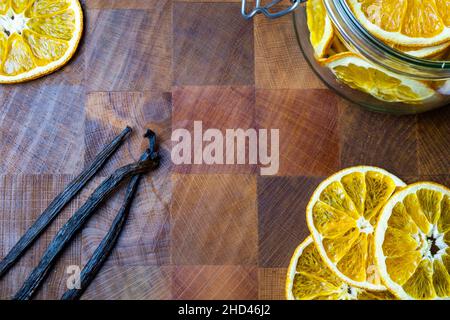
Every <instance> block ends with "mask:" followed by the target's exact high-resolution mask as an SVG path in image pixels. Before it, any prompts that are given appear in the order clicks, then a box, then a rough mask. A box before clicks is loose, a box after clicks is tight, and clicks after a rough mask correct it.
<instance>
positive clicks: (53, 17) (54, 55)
mask: <svg viewBox="0 0 450 320" xmlns="http://www.w3.org/2000/svg"><path fill="white" fill-rule="evenodd" d="M82 32H83V12H82V9H81V5H80V3H79V2H78V0H0V83H19V82H24V81H27V80H32V79H35V78H38V77H41V76H44V75H46V74H49V73H51V72H54V71H55V70H57V69H59V68H61V67H62V66H64V65H65V64H66V63H67V62H68V61H69V60H70V59H71V58H72V56H73V55H74V53H75V51H76V49H77V47H78V44H79V41H80V38H81V35H82Z"/></svg>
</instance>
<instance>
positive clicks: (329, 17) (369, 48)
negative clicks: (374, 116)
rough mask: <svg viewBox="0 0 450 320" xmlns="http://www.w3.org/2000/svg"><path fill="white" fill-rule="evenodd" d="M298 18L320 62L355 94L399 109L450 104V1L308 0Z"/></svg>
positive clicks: (381, 107) (334, 82)
mask: <svg viewBox="0 0 450 320" xmlns="http://www.w3.org/2000/svg"><path fill="white" fill-rule="evenodd" d="M294 22H295V27H296V30H297V35H298V40H299V43H300V45H301V47H302V50H303V52H304V54H305V57H306V59H307V60H308V61H309V63H310V64H311V66H312V68H313V69H314V70H315V71H316V73H317V74H318V75H319V77H320V78H321V79H322V80H323V81H324V82H325V83H326V84H327V85H328V86H329V87H331V88H333V89H334V90H336V91H337V92H338V93H339V94H340V95H342V96H343V97H345V98H347V99H348V100H350V101H352V102H355V103H357V104H359V105H362V106H365V107H367V108H369V109H371V110H375V111H382V112H391V113H396V114H412V113H420V112H424V111H428V110H431V109H435V108H439V107H442V106H446V105H448V104H449V102H450V61H449V60H450V2H449V1H441V0H433V1H425V0H424V1H415V0H400V1H399V0H395V1H394V0H392V1H390V0H383V1H376V0H308V1H307V2H306V4H305V5H303V6H301V7H299V9H298V10H296V11H295V13H294Z"/></svg>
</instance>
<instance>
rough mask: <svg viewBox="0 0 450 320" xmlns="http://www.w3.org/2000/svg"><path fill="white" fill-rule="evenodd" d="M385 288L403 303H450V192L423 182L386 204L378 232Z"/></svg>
mask: <svg viewBox="0 0 450 320" xmlns="http://www.w3.org/2000/svg"><path fill="white" fill-rule="evenodd" d="M375 256H376V263H377V267H378V269H379V271H380V276H381V278H382V280H383V283H385V285H386V286H387V287H388V288H389V290H391V291H392V292H393V293H395V295H396V296H398V297H399V298H401V299H449V298H450V190H449V189H448V188H446V187H444V186H441V185H438V184H435V183H432V182H421V183H415V184H412V185H409V186H408V187H406V188H404V189H402V190H401V191H399V192H398V193H396V194H395V195H394V196H392V197H391V199H390V200H389V201H388V202H387V203H386V205H385V207H384V208H383V210H382V212H381V214H380V219H379V222H378V224H377V228H376V232H375Z"/></svg>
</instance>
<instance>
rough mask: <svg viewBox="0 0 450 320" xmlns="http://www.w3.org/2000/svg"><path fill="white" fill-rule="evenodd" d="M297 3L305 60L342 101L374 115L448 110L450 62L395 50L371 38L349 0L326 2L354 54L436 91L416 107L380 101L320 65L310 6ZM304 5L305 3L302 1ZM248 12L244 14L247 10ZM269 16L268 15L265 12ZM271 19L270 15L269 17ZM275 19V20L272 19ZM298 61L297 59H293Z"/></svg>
mask: <svg viewBox="0 0 450 320" xmlns="http://www.w3.org/2000/svg"><path fill="white" fill-rule="evenodd" d="M298 2H299V1H295V2H294V4H295V10H293V12H294V13H293V20H294V26H295V30H296V34H297V39H298V42H299V44H300V47H301V49H302V51H303V53H304V56H305V58H306V60H307V61H308V63H309V64H310V66H311V68H312V69H313V70H314V71H315V72H316V74H317V75H318V76H319V77H320V79H321V80H322V81H323V82H324V83H325V84H326V85H327V86H328V87H330V88H332V89H333V90H334V91H335V92H337V93H338V94H339V95H341V96H342V97H344V98H346V99H348V100H350V101H352V102H354V103H356V104H359V105H361V106H363V107H365V108H368V109H370V110H373V111H379V112H388V113H394V114H414V113H421V112H425V111H428V110H432V109H436V108H439V107H443V106H446V105H448V104H449V103H450V61H447V62H445V61H432V60H426V59H419V58H414V57H412V56H409V55H407V54H405V53H402V52H400V51H398V50H395V49H393V48H391V47H389V46H388V45H386V44H385V43H383V42H382V41H380V40H379V39H377V38H376V37H374V36H373V35H372V34H370V33H369V32H368V31H367V30H366V29H365V28H364V27H363V26H362V25H361V23H360V22H359V21H358V20H357V19H356V18H355V16H354V15H353V13H352V11H351V9H350V7H349V6H348V4H347V2H346V0H324V4H325V7H326V10H327V13H328V16H329V17H330V19H331V21H332V23H333V25H334V29H335V32H336V33H337V35H338V37H339V38H340V40H341V41H342V42H343V43H344V44H345V46H346V47H347V48H350V51H352V52H355V53H359V54H360V55H361V56H363V57H364V58H365V59H366V60H367V61H368V62H370V63H371V64H372V65H374V66H375V67H376V69H380V70H383V71H386V73H387V74H390V75H392V76H393V77H394V78H397V77H399V78H401V79H406V80H407V81H408V80H414V81H420V82H422V83H424V84H425V85H426V86H428V87H430V88H431V89H433V90H435V94H433V95H432V96H431V97H429V98H426V99H424V100H420V101H414V102H413V103H405V102H389V101H383V100H380V99H378V98H376V97H374V96H372V95H371V94H369V93H365V92H363V91H359V90H356V89H352V88H351V87H350V86H348V85H347V84H345V83H343V82H342V81H340V80H338V79H337V78H336V76H335V74H334V73H333V72H332V71H331V70H330V69H329V68H328V67H326V66H323V65H322V64H321V63H319V62H318V61H317V59H316V58H315V56H314V49H313V47H312V45H311V42H310V33H309V29H308V25H307V16H306V6H305V5H298ZM300 2H304V1H302V0H300ZM243 11H244V10H243ZM262 13H264V14H266V12H264V11H262ZM266 15H267V14H266ZM272 18H274V17H272ZM292 59H295V57H292Z"/></svg>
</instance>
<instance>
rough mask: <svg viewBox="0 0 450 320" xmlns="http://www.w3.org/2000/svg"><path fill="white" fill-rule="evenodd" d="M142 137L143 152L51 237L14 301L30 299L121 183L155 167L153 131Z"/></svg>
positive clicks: (93, 194) (115, 174)
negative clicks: (145, 140) (147, 144)
mask: <svg viewBox="0 0 450 320" xmlns="http://www.w3.org/2000/svg"><path fill="white" fill-rule="evenodd" d="M146 136H147V137H148V138H149V140H150V149H147V150H146V152H145V153H144V154H143V156H142V157H141V159H140V160H139V161H138V162H136V163H133V164H130V165H127V166H125V167H122V168H120V169H118V170H116V171H115V172H114V173H113V174H112V175H111V176H110V177H109V178H108V179H106V180H104V181H103V182H102V183H101V184H100V186H99V187H98V188H97V189H95V191H94V192H93V193H92V194H91V196H90V197H89V199H88V200H87V201H86V202H85V203H84V204H83V206H81V208H80V209H78V210H77V212H75V214H74V215H73V216H72V217H71V218H70V219H69V221H68V222H67V223H66V224H65V225H64V226H63V227H62V228H61V229H60V230H59V232H58V233H57V234H56V236H55V237H54V238H53V240H52V242H51V243H50V245H49V246H48V248H47V250H46V251H45V253H44V255H43V257H42V259H41V261H40V262H39V264H38V266H37V267H36V268H35V269H34V270H33V271H32V272H31V274H30V276H29V277H28V279H27V280H26V281H25V283H24V284H23V286H22V288H21V289H20V290H19V292H17V294H16V295H15V296H14V299H15V300H28V299H31V298H32V296H33V295H34V293H35V292H36V290H37V289H38V288H39V286H40V285H41V283H42V282H43V281H44V279H45V277H46V276H47V275H48V272H49V271H50V268H51V267H52V266H53V265H54V263H55V262H56V260H57V258H58V257H59V255H60V254H61V253H62V251H63V249H64V248H65V247H66V246H67V245H68V244H69V242H70V241H71V240H72V239H73V237H74V236H75V235H76V234H77V232H78V231H79V230H80V229H81V228H82V227H83V226H84V224H85V223H86V222H87V220H88V219H89V218H90V217H91V216H92V215H93V214H94V213H95V211H96V210H97V209H98V208H99V207H100V205H101V204H102V203H103V202H104V201H105V200H106V199H107V198H108V197H109V196H110V195H111V194H112V193H113V192H114V191H115V190H116V189H117V187H118V186H119V185H120V184H121V183H122V182H123V180H125V179H126V178H129V177H131V176H134V175H137V174H142V173H145V172H148V171H150V170H152V169H155V168H157V167H158V166H159V157H158V155H157V154H156V153H155V152H154V151H153V150H154V149H153V148H154V142H155V135H154V133H153V132H151V131H149V132H148V133H147V135H146Z"/></svg>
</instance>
